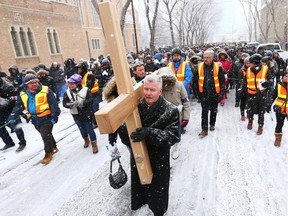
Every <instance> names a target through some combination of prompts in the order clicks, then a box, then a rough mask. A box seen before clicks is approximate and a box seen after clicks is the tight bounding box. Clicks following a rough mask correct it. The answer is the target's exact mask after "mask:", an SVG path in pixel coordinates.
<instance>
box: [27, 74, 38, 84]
mask: <svg viewBox="0 0 288 216" xmlns="http://www.w3.org/2000/svg"><path fill="white" fill-rule="evenodd" d="M34 81H37V82H39V79H38V78H37V76H36V75H35V74H33V73H29V74H27V75H26V76H25V85H28V84H29V83H31V82H34Z"/></svg>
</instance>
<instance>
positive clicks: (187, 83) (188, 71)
mask: <svg viewBox="0 0 288 216" xmlns="http://www.w3.org/2000/svg"><path fill="white" fill-rule="evenodd" d="M182 62H184V60H183V58H181V60H180V61H179V62H174V61H173V60H172V63H173V65H174V68H175V71H177V70H178V68H179V66H180V64H181V63H182ZM184 78H185V80H184V82H183V85H184V86H185V89H186V91H187V94H188V96H189V95H190V84H191V80H192V78H193V74H192V70H191V68H190V66H189V64H188V63H187V64H186V67H185V73H184Z"/></svg>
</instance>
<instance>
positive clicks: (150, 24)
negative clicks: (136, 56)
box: [144, 0, 159, 52]
mask: <svg viewBox="0 0 288 216" xmlns="http://www.w3.org/2000/svg"><path fill="white" fill-rule="evenodd" d="M144 4H145V12H146V18H147V22H148V27H149V30H150V49H151V52H154V50H155V30H156V28H155V27H156V18H157V14H158V8H159V0H155V8H154V13H153V14H152V21H151V19H150V7H151V5H150V0H145V1H144Z"/></svg>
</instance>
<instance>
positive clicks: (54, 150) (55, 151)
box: [53, 146, 59, 154]
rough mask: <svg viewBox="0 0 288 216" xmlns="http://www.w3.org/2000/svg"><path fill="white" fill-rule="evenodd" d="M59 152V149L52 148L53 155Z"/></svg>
mask: <svg viewBox="0 0 288 216" xmlns="http://www.w3.org/2000/svg"><path fill="white" fill-rule="evenodd" d="M58 151H59V149H58V148H57V146H54V147H53V154H55V153H57V152H58Z"/></svg>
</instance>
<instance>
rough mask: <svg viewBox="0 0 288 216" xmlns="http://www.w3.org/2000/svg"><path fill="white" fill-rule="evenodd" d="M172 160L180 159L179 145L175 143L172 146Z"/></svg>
mask: <svg viewBox="0 0 288 216" xmlns="http://www.w3.org/2000/svg"><path fill="white" fill-rule="evenodd" d="M171 150H172V158H173V159H174V160H176V159H177V158H178V157H179V143H175V144H174V145H173V146H172V149H171Z"/></svg>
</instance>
